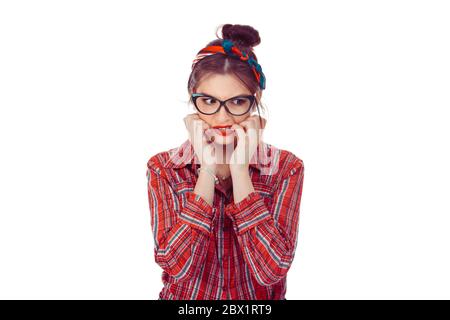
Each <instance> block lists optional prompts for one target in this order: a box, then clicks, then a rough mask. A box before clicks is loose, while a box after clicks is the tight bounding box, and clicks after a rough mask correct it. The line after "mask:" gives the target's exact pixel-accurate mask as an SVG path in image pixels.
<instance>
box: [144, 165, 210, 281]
mask: <svg viewBox="0 0 450 320" xmlns="http://www.w3.org/2000/svg"><path fill="white" fill-rule="evenodd" d="M147 181H148V184H147V186H148V199H149V208H150V214H151V227H152V232H153V237H154V243H155V249H154V250H155V251H154V255H155V261H156V262H157V263H158V264H159V265H160V266H161V267H162V268H163V269H164V270H165V271H166V272H167V273H168V274H169V275H171V276H173V277H174V278H175V279H176V282H179V281H186V280H190V279H192V278H193V277H196V276H197V275H198V272H199V271H200V269H201V267H202V264H203V263H204V262H205V258H206V255H207V250H208V243H209V241H210V240H209V239H210V232H211V225H212V223H213V221H214V217H215V208H213V207H212V206H211V205H209V204H208V203H207V202H206V200H205V199H203V198H202V197H201V196H199V195H197V194H195V193H193V192H192V191H188V192H187V193H186V201H185V202H184V203H181V204H180V203H179V201H178V197H177V193H176V192H175V191H174V190H173V188H172V187H171V186H170V184H169V182H168V181H167V179H166V178H164V177H162V176H161V175H160V169H159V168H157V167H154V166H152V165H149V164H148V165H147Z"/></svg>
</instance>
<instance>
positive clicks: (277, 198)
mask: <svg viewBox="0 0 450 320" xmlns="http://www.w3.org/2000/svg"><path fill="white" fill-rule="evenodd" d="M299 163H300V165H298V166H296V167H294V168H292V169H291V170H290V171H289V173H288V174H287V176H286V177H284V178H283V179H282V181H281V183H280V184H279V186H278V187H277V188H276V192H275V193H274V195H273V202H272V205H271V207H270V208H268V207H267V205H266V204H265V203H264V200H263V198H262V196H261V195H260V194H259V193H258V192H257V191H254V192H251V193H250V194H249V195H248V196H247V197H246V198H244V199H243V200H241V201H240V202H238V203H231V204H229V205H227V206H226V208H225V213H226V214H227V215H228V216H229V217H230V219H231V220H232V221H233V228H234V230H235V232H236V235H237V238H238V243H239V246H240V248H241V250H242V253H243V256H244V260H245V261H246V263H247V265H248V266H249V267H250V268H249V269H250V270H251V272H252V274H253V276H254V277H255V279H256V280H257V281H258V283H259V284H261V285H264V286H269V285H272V284H274V283H276V282H278V281H280V280H281V279H282V278H284V277H285V276H286V274H287V272H288V270H289V268H290V266H291V264H292V261H293V259H294V255H295V249H296V247H297V236H298V224H299V215H300V200H301V196H302V188H303V175H304V166H303V161H301V160H300V161H299Z"/></svg>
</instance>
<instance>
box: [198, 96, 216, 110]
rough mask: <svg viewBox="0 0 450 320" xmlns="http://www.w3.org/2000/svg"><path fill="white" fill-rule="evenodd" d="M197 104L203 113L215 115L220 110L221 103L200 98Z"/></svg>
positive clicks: (211, 99) (207, 98) (208, 98)
mask: <svg viewBox="0 0 450 320" xmlns="http://www.w3.org/2000/svg"><path fill="white" fill-rule="evenodd" d="M195 104H196V105H197V108H198V109H199V110H200V111H201V112H203V113H214V112H216V110H217V108H219V105H220V102H219V101H217V100H216V99H214V98H210V97H198V98H197V100H195Z"/></svg>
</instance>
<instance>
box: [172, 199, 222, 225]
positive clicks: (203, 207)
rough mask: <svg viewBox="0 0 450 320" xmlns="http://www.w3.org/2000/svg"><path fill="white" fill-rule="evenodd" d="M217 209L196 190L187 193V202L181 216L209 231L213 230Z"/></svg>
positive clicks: (186, 220) (191, 223) (189, 222)
mask: <svg viewBox="0 0 450 320" xmlns="http://www.w3.org/2000/svg"><path fill="white" fill-rule="evenodd" d="M215 211H216V209H215V208H213V207H212V206H211V205H210V204H209V203H208V202H206V200H205V199H203V198H202V197H201V196H200V195H198V194H196V193H194V192H187V193H186V203H185V205H184V207H183V209H182V210H181V212H180V218H181V219H183V220H184V221H185V222H187V223H188V224H190V225H191V226H193V227H194V228H197V229H201V230H203V231H205V232H207V233H209V232H210V231H211V226H212V225H213V222H214V219H215Z"/></svg>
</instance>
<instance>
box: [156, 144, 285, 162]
mask: <svg viewBox="0 0 450 320" xmlns="http://www.w3.org/2000/svg"><path fill="white" fill-rule="evenodd" d="M279 152H280V149H277V148H275V147H274V146H272V145H270V144H268V143H265V142H262V143H261V144H260V145H258V147H257V150H256V151H255V154H254V155H253V158H252V161H250V163H249V166H250V167H253V168H256V169H258V170H261V169H262V168H267V167H269V166H271V162H272V160H273V159H278V158H279V157H276V156H275V155H276V154H278V153H279ZM168 153H169V158H168V159H167V160H166V161H165V162H164V163H163V167H164V168H175V169H178V168H183V167H185V166H186V165H188V164H189V165H193V164H195V165H196V166H200V162H199V161H198V157H197V155H196V154H195V152H194V147H193V146H192V144H191V141H190V140H189V139H187V140H186V141H184V142H183V143H182V144H181V145H180V146H179V147H177V148H174V149H170V150H169V151H168ZM258 155H259V157H258ZM272 165H273V164H272Z"/></svg>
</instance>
